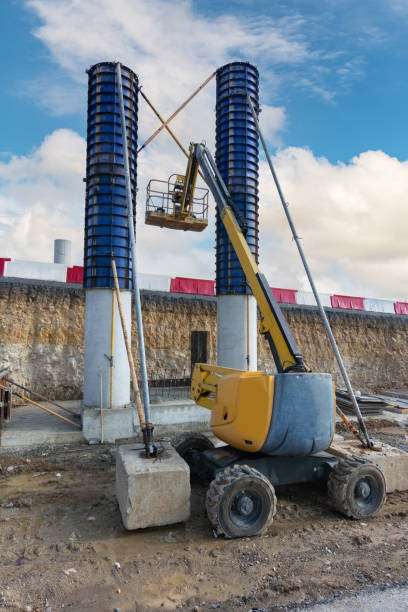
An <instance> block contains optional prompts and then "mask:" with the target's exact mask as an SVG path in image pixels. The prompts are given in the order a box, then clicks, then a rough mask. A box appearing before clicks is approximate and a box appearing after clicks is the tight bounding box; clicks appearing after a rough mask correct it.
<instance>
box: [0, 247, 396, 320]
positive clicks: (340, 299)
mask: <svg viewBox="0 0 408 612" xmlns="http://www.w3.org/2000/svg"><path fill="white" fill-rule="evenodd" d="M83 273H84V268H83V266H71V267H68V266H66V265H64V264H53V263H42V262H32V261H23V260H16V259H10V258H9V257H0V277H5V278H7V277H13V278H28V279H36V280H44V281H57V282H66V283H75V284H78V285H82V284H83ZM137 277H138V281H139V289H147V290H149V291H165V292H170V293H187V294H190V295H208V296H213V295H215V281H213V280H207V279H200V278H184V277H182V276H176V277H174V278H171V277H170V276H166V275H164V274H143V273H139V274H138V275H137ZM271 290H272V292H273V294H274V296H275V299H276V301H277V302H279V303H281V304H299V305H308V306H316V300H315V298H314V295H313V293H312V292H311V291H301V290H297V289H284V288H281V287H271ZM319 298H320V301H321V303H322V306H324V307H325V308H339V309H343V310H362V311H366V312H382V313H386V314H398V315H408V302H393V301H392V300H382V299H376V298H363V297H355V296H350V295H338V294H334V295H330V294H329V293H319Z"/></svg>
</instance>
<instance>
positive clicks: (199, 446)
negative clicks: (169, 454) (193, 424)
mask: <svg viewBox="0 0 408 612" xmlns="http://www.w3.org/2000/svg"><path fill="white" fill-rule="evenodd" d="M171 445H172V446H173V447H174V448H175V449H176V451H177V452H178V454H179V455H180V457H182V458H183V459H184V461H186V463H188V465H189V467H190V473H191V475H192V476H196V475H197V472H196V470H195V466H194V463H193V462H192V458H191V455H190V453H191V451H204V450H208V449H209V448H214V444H213V443H212V442H211V440H209V438H207V436H205V435H204V434H200V433H196V432H194V431H186V432H185V433H182V434H179V435H178V436H176V437H175V438H173V439H172V440H171Z"/></svg>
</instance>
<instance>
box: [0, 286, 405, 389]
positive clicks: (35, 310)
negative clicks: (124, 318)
mask: <svg viewBox="0 0 408 612" xmlns="http://www.w3.org/2000/svg"><path fill="white" fill-rule="evenodd" d="M84 306H85V294H84V291H83V290H82V289H81V288H80V287H78V288H76V287H74V288H73V287H67V286H66V285H64V284H62V283H61V284H60V283H38V282H36V281H31V282H30V281H19V280H16V281H9V280H8V279H4V280H2V281H1V282H0V313H1V315H0V364H1V363H3V362H10V363H11V367H12V369H13V372H14V377H15V378H16V380H17V382H21V383H22V384H25V385H27V386H29V387H31V388H33V389H35V390H37V391H40V392H42V393H44V394H45V395H48V396H49V397H54V398H58V399H63V398H65V399H69V398H79V397H81V394H82V386H83V343H84V318H85V307H84ZM142 307H143V318H144V330H145V340H146V354H147V360H148V369H149V371H153V370H159V369H161V368H164V369H167V370H169V369H170V368H177V369H183V368H186V369H187V370H189V368H190V332H191V331H192V330H205V331H208V332H209V361H210V362H212V363H215V359H216V319H217V315H216V300H215V298H213V297H200V298H197V297H195V296H180V295H176V296H174V295H171V294H168V293H164V292H163V293H158V292H157V293H153V292H149V291H145V292H142ZM282 309H283V311H284V314H285V316H286V317H287V320H288V322H289V325H290V326H291V328H292V331H293V334H294V336H295V339H296V341H297V342H298V344H299V346H300V348H301V350H302V351H303V354H304V357H305V360H306V361H307V363H308V364H309V365H310V366H311V368H312V369H313V370H315V371H322V372H323V371H326V372H332V373H334V374H335V378H336V380H337V381H338V382H339V383H341V379H340V377H339V375H338V372H337V367H336V364H335V360H334V358H333V357H332V353H331V349H330V345H329V342H328V340H327V338H326V334H325V330H324V327H323V324H322V323H321V321H320V318H319V315H318V312H317V310H316V309H315V308H314V307H312V306H299V305H294V306H290V305H286V306H282ZM133 316H134V314H133ZM328 316H329V319H330V322H331V324H332V326H333V332H334V334H335V336H336V339H337V341H338V344H339V348H340V351H341V352H342V354H343V357H344V360H345V363H346V366H347V367H348V369H349V374H350V377H351V380H352V382H353V384H354V386H355V388H356V389H360V390H364V391H368V392H369V391H371V392H373V391H377V390H381V389H390V388H397V387H403V386H406V381H407V380H408V360H407V355H408V317H406V316H401V315H393V314H386V313H385V314H382V313H367V312H357V311H340V310H334V309H332V310H330V311H328ZM132 328H133V332H132V342H133V347H134V354H135V360H136V363H138V355H137V338H136V323H135V320H133V325H132ZM258 363H259V366H260V368H263V369H264V370H266V371H273V364H272V361H271V358H270V354H269V349H268V346H267V343H266V342H265V341H264V340H263V339H259V344H258Z"/></svg>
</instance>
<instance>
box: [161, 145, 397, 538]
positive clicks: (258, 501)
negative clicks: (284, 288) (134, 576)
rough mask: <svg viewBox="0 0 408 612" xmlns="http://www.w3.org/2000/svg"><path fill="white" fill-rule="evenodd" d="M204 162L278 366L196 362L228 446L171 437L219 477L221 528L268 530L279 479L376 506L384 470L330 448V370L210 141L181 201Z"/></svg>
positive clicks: (357, 515) (202, 397)
mask: <svg viewBox="0 0 408 612" xmlns="http://www.w3.org/2000/svg"><path fill="white" fill-rule="evenodd" d="M198 166H199V167H200V169H201V171H202V173H203V174H204V177H205V180H206V183H207V185H208V187H209V188H210V190H211V193H212V195H213V197H214V199H215V202H216V206H217V210H218V214H219V216H220V219H221V220H222V222H223V224H224V227H225V229H226V232H227V234H228V237H229V239H230V241H231V243H232V246H233V248H234V250H235V252H236V254H237V257H238V259H239V261H240V264H241V266H242V269H243V271H244V273H245V276H246V279H247V282H248V285H249V286H250V288H251V290H252V293H253V295H254V297H255V299H256V301H257V304H258V308H259V312H260V315H261V324H260V330H259V331H260V333H261V334H262V335H263V336H265V338H266V339H267V340H268V343H269V346H270V350H271V353H272V356H273V359H274V361H275V365H276V369H277V374H275V375H266V374H264V373H263V372H246V371H242V370H235V369H230V368H222V367H219V366H216V365H210V364H196V365H195V368H194V371H193V375H192V381H191V399H193V400H194V401H195V402H196V403H197V404H199V405H200V406H203V407H205V408H207V409H209V410H210V411H211V421H210V423H211V429H212V431H213V433H214V434H215V435H216V436H217V438H218V439H220V440H222V441H223V442H225V443H226V446H222V447H218V448H214V446H213V444H212V442H211V441H210V440H209V439H208V438H206V437H205V436H203V435H202V434H197V433H187V434H186V433H183V434H181V435H180V436H178V437H177V438H175V439H174V440H173V446H174V447H175V449H176V450H177V451H178V453H179V454H180V456H181V457H182V458H183V459H184V460H185V461H186V462H187V463H188V465H189V467H190V471H191V473H192V474H194V475H196V476H198V477H200V478H201V479H202V480H204V481H207V482H211V484H210V486H209V488H208V491H207V497H206V509H207V515H208V518H209V520H210V522H211V524H212V526H213V528H214V531H215V532H216V533H218V534H220V535H224V536H226V537H229V538H234V537H244V536H253V535H259V534H261V533H263V532H264V531H266V529H267V528H268V527H269V526H270V524H271V523H272V521H273V517H274V514H275V512H276V496H275V491H274V487H275V486H277V485H283V484H292V483H299V482H312V483H315V484H319V485H322V486H325V487H327V490H328V493H329V497H330V499H331V501H332V504H333V505H334V507H335V508H336V509H337V510H338V511H340V512H341V513H343V514H344V515H346V516H348V517H350V518H354V519H367V518H370V517H372V516H375V515H376V514H378V513H379V512H380V510H381V508H382V506H383V504H384V501H385V496H386V482H385V477H384V474H383V472H382V470H381V469H380V468H379V467H378V466H377V465H375V463H373V462H370V461H366V460H364V459H361V458H356V457H348V458H346V457H344V456H343V457H339V456H337V455H335V454H333V453H332V454H331V453H330V447H331V445H332V442H333V438H334V431H335V415H336V402H335V393H334V383H333V380H332V377H331V375H330V374H324V373H314V372H310V371H309V369H308V367H307V366H306V365H305V363H304V361H303V358H302V354H301V352H300V350H299V348H298V346H297V344H296V342H295V340H294V338H293V336H292V333H291V330H290V328H289V326H288V324H287V322H286V320H285V318H284V316H283V314H282V312H281V309H280V307H279V305H278V303H277V302H276V300H275V298H274V296H273V293H272V291H271V289H270V287H269V284H268V282H267V280H266V278H265V277H264V275H263V274H261V272H260V271H259V269H258V266H257V264H256V261H255V258H254V256H253V255H252V253H251V251H250V249H249V247H248V244H247V241H246V238H245V229H246V228H245V224H244V223H243V220H242V219H240V216H239V215H238V214H237V212H236V211H235V208H234V205H233V202H232V199H231V197H230V194H229V192H228V190H227V188H226V186H225V184H224V182H223V180H222V177H221V175H220V173H219V171H218V169H217V166H216V165H215V162H214V160H213V158H212V156H211V154H210V152H209V150H208V149H207V148H206V147H205V145H203V144H194V145H191V147H190V158H189V161H188V167H187V172H186V178H185V179H184V182H183V194H185V196H184V195H183V197H184V199H182V202H188V201H190V202H191V201H192V198H193V195H192V194H193V191H194V184H195V179H194V172H191V169H195V176H196V173H197V170H198ZM184 210H185V209H184ZM167 227H171V225H170V224H168V225H167ZM327 451H328V452H327Z"/></svg>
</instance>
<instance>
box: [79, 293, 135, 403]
mask: <svg viewBox="0 0 408 612" xmlns="http://www.w3.org/2000/svg"><path fill="white" fill-rule="evenodd" d="M121 298H122V306H123V311H124V315H125V319H126V327H127V330H128V334H130V330H131V304H132V293H131V291H128V290H125V291H123V290H122V291H121ZM111 313H112V289H88V290H87V292H86V310H85V355H84V398H83V406H84V407H90V408H100V396H101V381H102V408H105V409H106V408H109V407H110V361H109V357H110V353H111V318H112V317H111ZM113 363H114V368H113V385H112V388H113V402H112V408H124V407H125V406H127V405H128V404H129V402H130V370H129V364H128V358H127V354H126V346H125V342H124V339H123V332H122V325H121V321H120V317H119V311H118V307H117V304H116V299H115V314H114V359H113Z"/></svg>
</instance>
